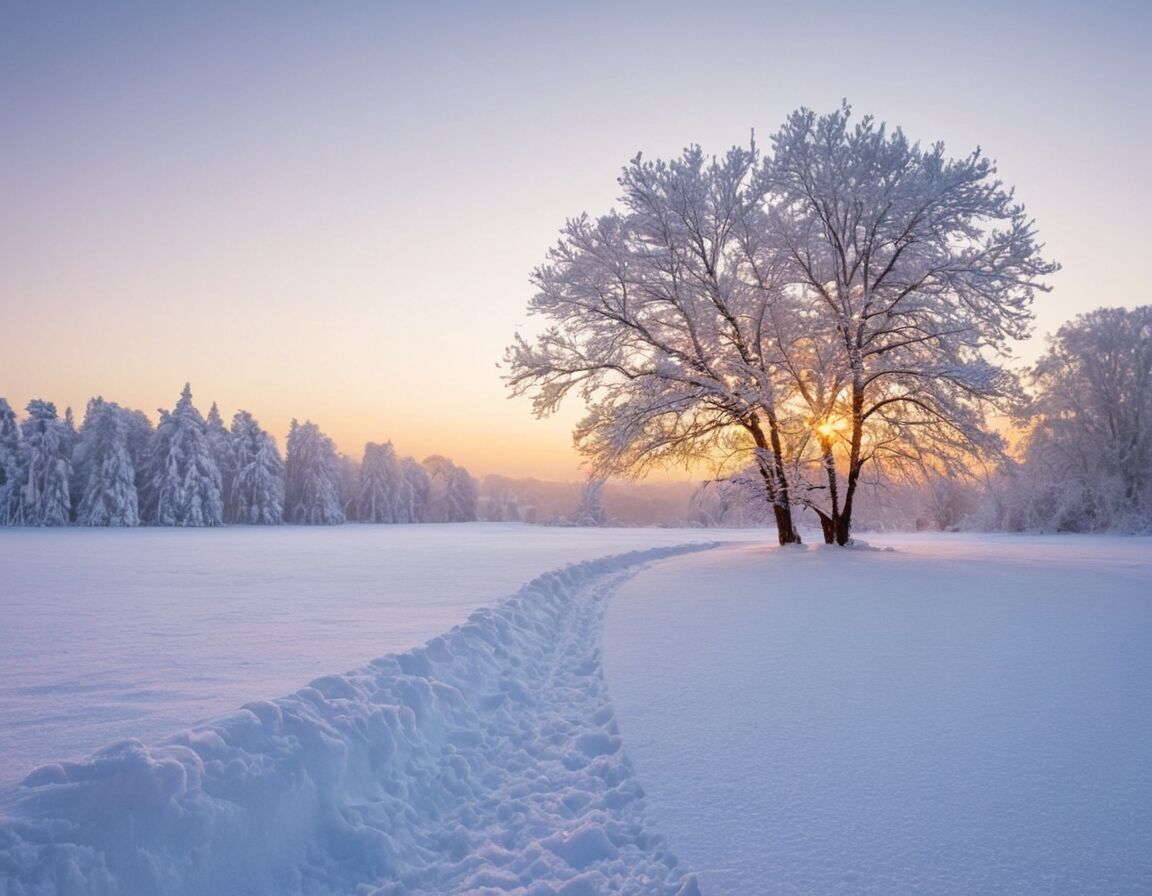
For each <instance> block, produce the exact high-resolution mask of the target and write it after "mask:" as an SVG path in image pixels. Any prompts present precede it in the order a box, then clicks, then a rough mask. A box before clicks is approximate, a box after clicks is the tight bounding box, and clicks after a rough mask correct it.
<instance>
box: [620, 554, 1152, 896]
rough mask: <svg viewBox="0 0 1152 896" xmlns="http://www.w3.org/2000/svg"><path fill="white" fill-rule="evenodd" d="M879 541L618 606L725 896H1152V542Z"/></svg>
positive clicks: (683, 812)
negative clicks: (988, 895) (766, 895)
mask: <svg viewBox="0 0 1152 896" xmlns="http://www.w3.org/2000/svg"><path fill="white" fill-rule="evenodd" d="M868 539H869V540H870V541H872V542H873V543H874V545H876V546H877V547H880V546H886V547H892V548H895V550H893V551H886V550H861V549H855V550H841V549H831V548H825V547H823V546H818V547H813V546H807V547H799V548H787V549H780V548H765V547H749V546H737V547H726V548H718V549H716V550H713V551H709V552H707V553H703V554H694V555H690V556H683V557H678V558H672V559H669V560H666V561H664V562H662V563H660V564H658V565H654V566H652V567H651V568H650V569H648V570H646V571H644V572H642V573H640V574H639V575H637V576H636V577H635V578H633V579H632V580H631V581H629V582H627V583H626V584H624V585H623V586H622V587H621V589H620V591H619V592H618V593H617V594H616V595H615V596H614V597H613V599H612V601H611V603H610V605H609V611H608V614H607V620H606V628H605V635H604V663H605V671H606V678H607V681H608V687H609V691H610V693H611V695H612V698H613V704H614V706H615V707H616V711H617V720H618V723H619V725H620V730H621V734H622V736H623V742H624V748H625V749H626V751H627V753H628V755H629V757H630V758H631V760H632V762H633V763H634V765H635V768H636V773H637V777H638V778H639V780H640V781H641V783H642V784H643V786H644V788H645V790H646V792H647V798H646V799H647V812H648V817H649V820H650V821H651V822H652V824H653V826H654V827H655V829H657V830H659V831H661V832H662V833H664V834H665V835H666V836H667V838H668V846H669V848H671V849H672V850H673V851H674V852H675V853H676V854H677V855H678V856H679V857H680V859H681V860H683V861H684V863H685V864H686V865H687V866H688V867H689V868H691V869H692V870H694V871H695V872H697V874H698V876H699V884H700V888H701V891H702V892H703V893H704V894H706V896H746V894H758V893H773V894H801V893H803V894H844V896H849V894H851V896H861V894H878V896H879V894H884V896H890V894H925V893H930V894H957V896H960V894H964V896H970V894H975V893H981V894H986V893H1003V894H1068V896H1085V894H1101V896H1103V894H1110V896H1117V894H1148V893H1152V540H1150V539H1148V538H1098V537H1007V536H967V535H964V536H960V535H947V536H943V535H937V536H894V535H893V536H884V537H881V536H875V537H873V536H868ZM638 645H642V648H641V647H640V646H638Z"/></svg>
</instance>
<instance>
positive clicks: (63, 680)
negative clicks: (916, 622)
mask: <svg viewBox="0 0 1152 896" xmlns="http://www.w3.org/2000/svg"><path fill="white" fill-rule="evenodd" d="M770 537H771V535H770V533H766V532H763V531H760V532H756V531H750V530H743V531H728V532H723V531H719V530H714V531H704V530H676V529H565V528H548V527H539V526H523V525H512V524H467V525H424V526H355V525H348V526H333V527H324V526H306V527H295V526H277V527H270V528H261V527H242V526H236V527H228V528H224V529H157V528H143V529H5V528H0V786H2V785H3V784H5V783H11V782H14V781H16V780H19V778H20V777H22V776H23V775H24V774H25V773H27V772H28V771H31V769H32V768H34V767H35V766H37V765H40V764H42V763H44V762H48V761H50V760H55V759H77V758H80V757H82V756H85V755H87V754H88V753H91V752H93V751H95V750H98V749H100V748H101V747H104V746H105V745H107V744H109V743H111V742H113V741H116V740H120V739H123V738H127V737H134V738H138V739H140V740H142V741H144V742H146V743H147V742H151V741H155V740H158V739H160V738H161V737H164V736H166V735H168V734H171V733H172V732H174V731H176V730H178V729H181V728H185V727H187V726H188V725H190V724H192V723H194V722H197V721H200V720H202V719H206V718H209V717H211V716H216V715H220V714H222V713H226V712H229V711H231V710H233V709H235V708H236V707H238V706H240V705H241V704H244V703H247V702H249V701H252V700H268V699H273V698H276V697H280V696H283V695H284V694H290V693H292V692H293V691H295V690H296V689H298V688H299V687H301V686H302V685H303V684H305V683H306V682H308V681H311V680H312V679H313V678H315V677H317V676H319V675H324V674H328V673H333V672H343V671H345V670H347V669H352V668H356V667H357V666H361V665H364V664H365V663H368V662H369V661H371V660H372V659H375V658H376V657H379V656H383V655H384V654H386V653H390V652H394V651H401V650H407V649H408V648H410V647H415V646H419V645H421V644H423V643H424V642H425V641H427V640H428V639H429V638H432V637H435V636H436V635H439V634H441V633H443V632H445V631H447V630H448V629H449V628H451V627H452V626H453V625H456V624H457V623H460V622H463V621H464V619H465V618H467V616H468V614H469V613H470V612H471V611H472V610H474V609H475V608H477V607H480V606H485V605H492V604H494V603H496V602H497V601H499V600H501V599H502V598H504V597H506V596H507V595H509V594H512V593H513V592H515V591H516V590H517V589H519V588H520V587H521V586H522V585H523V584H524V583H525V582H527V581H529V580H530V579H533V578H535V577H536V576H538V575H540V574H542V573H544V572H547V571H549V570H551V569H556V568H557V567H560V566H564V565H565V564H567V563H573V562H579V561H583V560H591V559H594V558H597V557H603V556H605V555H607V554H615V553H619V552H621V551H628V550H636V549H643V548H649V547H656V546H666V545H676V544H683V543H685V542H691V541H697V542H699V541H714V540H717V539H733V538H743V539H755V540H764V539H766V538H770Z"/></svg>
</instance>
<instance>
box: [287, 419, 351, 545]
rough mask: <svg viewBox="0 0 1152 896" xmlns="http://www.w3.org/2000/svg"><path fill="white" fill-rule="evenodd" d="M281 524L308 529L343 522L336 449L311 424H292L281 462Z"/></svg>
mask: <svg viewBox="0 0 1152 896" xmlns="http://www.w3.org/2000/svg"><path fill="white" fill-rule="evenodd" d="M284 521H285V522H288V523H299V524H303V525H309V526H335V525H339V524H340V523H342V522H344V502H343V500H342V498H341V464H340V457H339V455H338V454H337V453H336V445H335V443H333V441H332V440H331V439H330V438H329V437H328V436H326V435H325V434H324V433H323V432H321V431H320V427H318V426H317V425H316V424H315V423H313V422H312V421H311V420H305V421H304V422H303V423H298V422H297V421H296V420H293V421H292V426H291V428H290V429H289V430H288V445H287V449H286V452H285V458H284Z"/></svg>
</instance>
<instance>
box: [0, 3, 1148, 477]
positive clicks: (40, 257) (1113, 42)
mask: <svg viewBox="0 0 1152 896" xmlns="http://www.w3.org/2000/svg"><path fill="white" fill-rule="evenodd" d="M1005 7H1012V9H1011V10H1007V9H1005ZM1150 8H1152V7H1150V6H1149V5H1148V4H1146V3H1144V2H1137V0H1132V2H1107V0H1104V2H1100V3H1096V4H1088V3H1081V2H1076V3H1062V2H1021V3H1003V0H1000V2H982V0H977V2H970V3H967V4H956V3H932V2H906V3H901V2H876V3H859V2H804V3H796V2H788V3H776V2H761V3H752V2H749V3H737V2H717V3H710V4H700V3H690V4H689V3H678V2H656V3H597V2H584V3H580V4H559V3H543V2H498V0H494V2H488V3H479V2H477V3H453V2H433V3H421V2H386V0H385V2H375V3H367V2H365V3H283V2H263V3H261V2H255V3H242V4H236V3H214V2H187V3H155V2H150V0H149V2H123V3H94V2H77V3H56V2H44V3H37V2H30V0H27V2H16V3H9V4H5V6H4V8H3V11H2V13H0V395H2V396H4V397H6V398H7V399H8V400H9V402H10V403H11V404H12V405H13V406H15V407H18V408H19V409H21V410H22V409H23V407H24V405H25V404H27V402H28V400H29V399H31V398H45V399H48V400H51V401H55V402H56V403H57V405H58V406H60V407H61V409H62V408H63V407H64V406H66V405H71V406H73V408H74V409H75V410H76V412H77V415H78V416H80V415H82V412H83V407H84V405H85V403H86V401H87V399H88V398H89V397H90V396H92V395H96V394H102V395H103V396H104V397H105V398H108V399H110V400H115V401H119V402H120V403H122V404H125V405H128V406H131V407H138V408H141V409H143V410H145V411H147V412H148V413H149V414H150V415H152V416H153V417H154V415H155V409H156V408H158V407H171V406H172V405H173V404H174V403H175V401H176V399H177V397H178V396H179V393H180V390H181V388H182V386H183V384H184V382H185V381H190V382H191V384H192V388H193V393H194V395H195V398H196V403H197V405H198V406H199V407H200V408H201V409H202V410H204V411H206V410H207V408H208V406H209V405H210V404H211V402H212V401H213V400H215V401H217V402H219V404H220V408H221V410H222V412H223V413H224V415H225V418H226V419H228V418H230V417H231V415H232V413H233V412H234V411H236V410H237V409H239V408H245V409H247V410H250V411H251V412H252V413H253V414H255V415H256V416H257V418H258V419H259V420H260V421H261V423H262V424H263V425H264V426H265V427H266V428H268V429H269V430H270V431H272V432H273V433H274V434H276V435H277V437H278V438H279V439H280V442H281V446H283V435H284V433H285V432H286V430H287V426H288V421H289V420H290V419H291V418H292V417H298V418H300V419H301V420H303V419H305V418H308V419H311V420H313V421H315V422H316V423H318V424H319V425H320V426H321V428H322V429H324V430H325V431H326V432H327V433H328V434H329V435H331V436H332V437H333V438H334V439H335V440H336V442H337V443H338V445H339V447H340V448H341V450H343V451H345V452H347V453H349V454H354V455H356V456H359V454H360V452H361V450H362V447H363V443H364V442H365V441H368V440H373V441H382V440H385V439H392V441H393V442H394V444H395V445H396V448H397V450H398V451H399V452H400V453H401V454H412V455H415V456H416V457H418V458H420V457H424V456H425V455H427V454H431V453H434V452H435V453H442V454H447V455H449V456H450V457H452V458H453V459H454V460H455V461H456V462H458V463H461V464H464V465H465V466H467V467H469V469H471V470H472V472H474V473H477V474H483V473H489V472H498V473H504V474H509V475H536V476H540V477H545V478H560V479H576V478H579V476H580V473H579V471H578V469H577V464H578V458H577V457H576V455H575V454H574V452H573V451H572V449H571V447H570V444H571V442H570V436H569V431H570V429H571V425H572V422H573V421H574V419H575V418H576V417H577V416H578V409H577V408H572V409H571V410H570V411H569V412H568V413H566V414H565V415H563V416H561V417H559V418H557V419H554V420H549V421H545V422H540V421H537V420H535V419H534V418H533V417H532V415H531V411H530V407H529V403H528V401H527V400H525V399H518V400H509V399H508V398H507V397H506V392H505V389H504V386H503V384H502V382H501V380H500V371H499V370H498V369H497V367H496V364H497V362H498V361H499V360H500V358H501V356H502V354H503V350H504V347H505V346H506V345H507V344H508V342H509V341H510V340H511V337H512V335H513V333H514V332H515V331H516V329H517V328H518V327H521V326H528V327H531V326H532V323H531V321H530V320H529V319H528V318H527V316H526V313H525V308H526V304H527V302H528V300H529V298H530V297H531V294H532V288H531V286H530V285H529V283H528V274H529V272H530V270H531V269H532V268H533V267H534V266H535V265H537V264H539V263H540V262H541V261H543V259H544V255H545V252H546V250H547V248H548V247H549V245H550V244H552V242H553V241H554V240H555V238H556V235H557V231H558V229H559V228H560V226H561V225H562V224H563V222H564V219H565V218H566V217H570V216H574V215H577V214H579V213H580V212H583V211H588V212H589V213H592V214H599V213H603V212H605V211H607V210H608V209H609V208H610V207H611V205H612V203H613V201H614V199H615V195H616V183H615V178H616V176H617V174H618V172H619V169H620V168H621V166H623V165H624V164H625V163H626V162H627V160H628V159H629V158H631V157H632V156H634V155H635V154H636V152H637V151H638V150H642V151H643V152H644V154H645V155H646V156H649V157H668V156H670V155H674V154H676V153H678V152H679V151H680V149H681V148H683V147H684V146H685V145H686V144H688V143H700V144H701V145H702V146H703V147H704V148H705V150H707V151H712V152H722V151H723V150H724V149H726V148H727V147H728V146H730V145H732V144H733V143H742V142H746V141H747V139H748V136H749V133H750V130H751V129H752V128H755V129H756V132H757V134H758V136H759V137H760V138H761V139H762V142H765V143H766V142H767V138H768V136H769V135H770V134H771V133H773V132H774V131H775V130H776V129H777V127H778V126H779V125H780V124H781V123H782V121H783V120H784V117H785V116H786V115H787V114H788V112H790V111H791V110H793V109H795V108H797V107H799V106H809V107H812V108H814V109H816V110H818V111H829V110H831V109H833V108H835V107H836V106H837V105H838V104H839V102H840V100H841V98H842V97H846V98H847V99H848V100H849V102H850V103H851V104H852V105H853V107H854V109H855V110H856V112H857V113H859V114H864V113H872V114H874V115H875V116H876V117H877V118H879V119H882V120H885V121H887V122H889V123H890V124H893V125H900V126H901V127H903V128H904V130H905V131H906V132H907V133H908V134H909V135H910V136H911V137H913V138H915V139H919V140H921V141H923V142H931V141H934V140H937V139H941V140H944V141H945V143H946V145H947V147H948V149H949V152H950V154H952V155H963V154H966V153H967V152H969V151H970V150H971V149H973V148H974V147H975V146H977V145H979V146H981V147H983V149H984V150H985V151H986V152H987V153H988V154H989V155H990V156H991V157H993V158H995V159H996V160H998V162H999V168H1000V175H1001V177H1002V178H1003V179H1004V180H1005V181H1006V182H1007V183H1009V184H1012V185H1014V186H1015V187H1016V188H1017V195H1018V197H1019V198H1020V199H1021V200H1022V201H1023V202H1024V203H1025V204H1026V205H1027V207H1028V210H1029V213H1030V214H1031V215H1032V216H1034V217H1035V218H1036V220H1037V223H1038V225H1039V230H1040V234H1041V238H1042V240H1043V241H1044V242H1046V243H1047V247H1048V248H1047V253H1046V254H1047V255H1048V256H1050V257H1052V258H1054V259H1056V260H1057V261H1059V262H1061V264H1062V265H1063V266H1064V270H1063V271H1061V272H1060V273H1059V274H1058V275H1056V277H1054V278H1053V280H1052V284H1053V286H1054V287H1055V289H1054V291H1053V292H1052V293H1051V294H1049V295H1047V296H1042V297H1041V298H1040V300H1039V302H1038V304H1037V308H1036V311H1037V333H1038V338H1037V339H1035V340H1033V342H1032V343H1029V344H1026V345H1023V346H1021V349H1020V354H1021V356H1022V357H1023V358H1024V359H1026V360H1029V359H1032V358H1034V357H1035V356H1036V354H1037V353H1038V351H1039V350H1040V348H1041V345H1042V342H1041V340H1040V338H1039V336H1042V335H1043V334H1044V333H1046V332H1051V331H1054V330H1055V329H1056V328H1057V327H1058V326H1059V325H1060V324H1061V323H1062V322H1064V321H1065V320H1067V319H1069V318H1070V317H1072V316H1074V315H1075V314H1078V313H1080V312H1083V311H1087V310H1089V309H1091V308H1094V307H1097V306H1100V305H1126V306H1133V305H1137V304H1146V303H1148V302H1150V301H1152V294H1150V293H1149V291H1148V289H1147V287H1146V277H1145V275H1144V271H1143V266H1144V264H1146V263H1147V259H1148V255H1149V249H1148V246H1147V227H1146V226H1145V220H1146V218H1147V217H1148V215H1149V214H1150V210H1152V174H1150V173H1149V167H1148V157H1149V146H1150V145H1152V118H1150V116H1149V109H1148V106H1149V94H1150V91H1152V54H1150V53H1149V52H1148V44H1149V41H1150V39H1152V13H1150V12H1149V9H1150Z"/></svg>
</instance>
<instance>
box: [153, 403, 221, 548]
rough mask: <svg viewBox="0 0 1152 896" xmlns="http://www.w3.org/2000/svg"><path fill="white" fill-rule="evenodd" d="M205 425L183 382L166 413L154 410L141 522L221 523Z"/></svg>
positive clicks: (217, 472)
mask: <svg viewBox="0 0 1152 896" xmlns="http://www.w3.org/2000/svg"><path fill="white" fill-rule="evenodd" d="M206 428H207V424H206V423H205V422H204V418H203V417H202V416H201V414H200V412H199V411H198V410H196V408H195V407H194V406H193V404H192V388H191V386H189V385H188V384H185V385H184V391H183V392H181V393H180V400H179V401H178V402H177V403H176V407H175V408H173V409H172V411H171V412H168V411H164V410H161V411H160V424H159V425H158V426H157V427H156V434H155V436H154V437H153V440H152V450H151V452H150V458H149V464H148V467H149V477H148V478H149V488H148V505H147V510H148V512H147V514H146V521H147V522H149V523H152V524H154V525H157V526H219V525H221V524H222V523H223V522H224V504H223V501H222V500H221V496H220V470H219V468H218V467H217V466H216V464H215V462H214V461H213V460H212V455H211V453H210V451H209V448H208V440H207V437H206V435H205V429H206Z"/></svg>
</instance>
